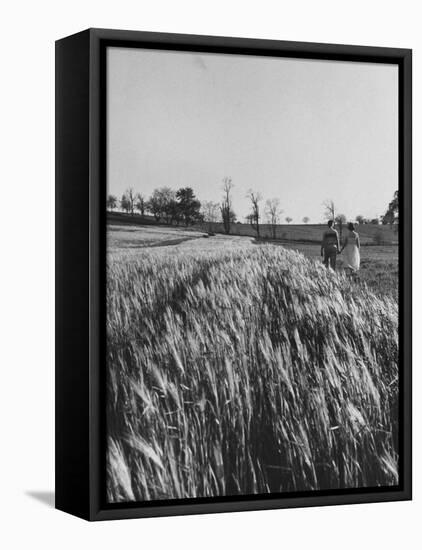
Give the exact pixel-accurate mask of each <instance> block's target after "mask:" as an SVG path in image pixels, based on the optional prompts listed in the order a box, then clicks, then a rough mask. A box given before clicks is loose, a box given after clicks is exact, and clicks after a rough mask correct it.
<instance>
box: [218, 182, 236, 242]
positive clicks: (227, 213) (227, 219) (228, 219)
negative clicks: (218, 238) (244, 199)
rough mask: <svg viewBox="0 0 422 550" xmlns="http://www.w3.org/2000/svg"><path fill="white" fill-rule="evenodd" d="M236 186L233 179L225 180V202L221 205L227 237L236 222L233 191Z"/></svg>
mask: <svg viewBox="0 0 422 550" xmlns="http://www.w3.org/2000/svg"><path fill="white" fill-rule="evenodd" d="M233 187H234V185H233V182H232V179H231V178H228V177H225V178H224V179H223V200H222V202H221V205H220V211H221V218H222V220H223V225H224V231H225V233H227V235H228V234H229V233H230V228H231V224H232V223H233V222H234V221H235V220H236V215H235V213H234V212H233V208H232V194H231V193H232V189H233Z"/></svg>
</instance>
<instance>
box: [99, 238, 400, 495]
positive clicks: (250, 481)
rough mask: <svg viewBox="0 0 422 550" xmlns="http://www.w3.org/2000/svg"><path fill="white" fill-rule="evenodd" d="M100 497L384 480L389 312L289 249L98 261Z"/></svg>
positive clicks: (394, 464)
mask: <svg viewBox="0 0 422 550" xmlns="http://www.w3.org/2000/svg"><path fill="white" fill-rule="evenodd" d="M107 338H108V345H107V364H106V368H107V434H108V451H107V495H108V500H109V501H110V502H123V501H133V500H157V499H172V498H194V497H211V496H220V495H221V496H222V495H236V494H255V493H267V492H288V491H302V490H317V489H336V488H346V487H347V488H350V487H375V486H379V485H394V484H396V483H397V480H398V442H397V429H398V412H397V406H398V368H397V363H398V307H397V302H396V301H395V299H394V298H393V297H391V296H379V295H375V294H373V293H372V292H371V291H370V290H369V289H368V288H367V287H366V286H365V285H364V284H361V285H357V284H354V283H352V282H349V281H348V280H347V279H346V278H345V277H344V276H342V275H339V274H336V273H333V272H331V271H327V270H326V269H325V268H324V267H323V266H321V265H319V264H316V263H315V262H313V261H311V260H307V259H305V257H304V256H303V255H302V254H300V253H298V252H294V251H290V250H285V249H283V248H280V247H273V246H270V245H267V246H256V247H252V248H248V249H246V250H242V249H241V248H239V249H234V250H220V249H216V250H206V251H202V252H198V251H195V252H189V251H188V250H183V251H179V252H177V253H175V252H174V250H173V252H170V251H169V252H166V251H165V250H164V249H161V250H158V251H157V250H152V249H151V250H149V251H148V250H145V251H143V252H142V256H140V257H139V258H133V257H131V258H130V259H127V260H124V259H122V258H113V256H110V260H109V263H108V282H107Z"/></svg>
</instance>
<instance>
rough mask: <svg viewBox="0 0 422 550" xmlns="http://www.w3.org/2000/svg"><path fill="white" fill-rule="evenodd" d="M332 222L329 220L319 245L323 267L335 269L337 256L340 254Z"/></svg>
mask: <svg viewBox="0 0 422 550" xmlns="http://www.w3.org/2000/svg"><path fill="white" fill-rule="evenodd" d="M333 224H334V222H333V220H329V222H328V229H327V230H326V231H324V234H323V236H322V243H321V256H323V257H324V265H325V267H331V269H334V270H335V269H336V262H337V254H339V253H340V240H339V238H338V233H337V231H336V230H335V229H334V227H333Z"/></svg>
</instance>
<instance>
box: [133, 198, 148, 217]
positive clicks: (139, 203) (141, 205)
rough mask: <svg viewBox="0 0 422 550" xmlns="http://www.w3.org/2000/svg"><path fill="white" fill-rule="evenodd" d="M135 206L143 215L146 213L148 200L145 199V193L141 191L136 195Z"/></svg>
mask: <svg viewBox="0 0 422 550" xmlns="http://www.w3.org/2000/svg"><path fill="white" fill-rule="evenodd" d="M135 208H136V210H139V212H140V213H141V216H144V215H145V210H146V200H145V197H144V196H143V195H141V193H138V194H137V195H136V204H135Z"/></svg>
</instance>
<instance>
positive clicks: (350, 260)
mask: <svg viewBox="0 0 422 550" xmlns="http://www.w3.org/2000/svg"><path fill="white" fill-rule="evenodd" d="M347 228H348V233H347V235H346V239H345V241H344V244H343V248H342V249H341V252H343V251H344V257H343V265H344V267H345V268H346V269H348V270H349V271H350V274H351V275H356V274H357V272H358V271H359V268H360V240H359V235H358V233H356V231H355V226H354V225H353V223H349V224H347Z"/></svg>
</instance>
